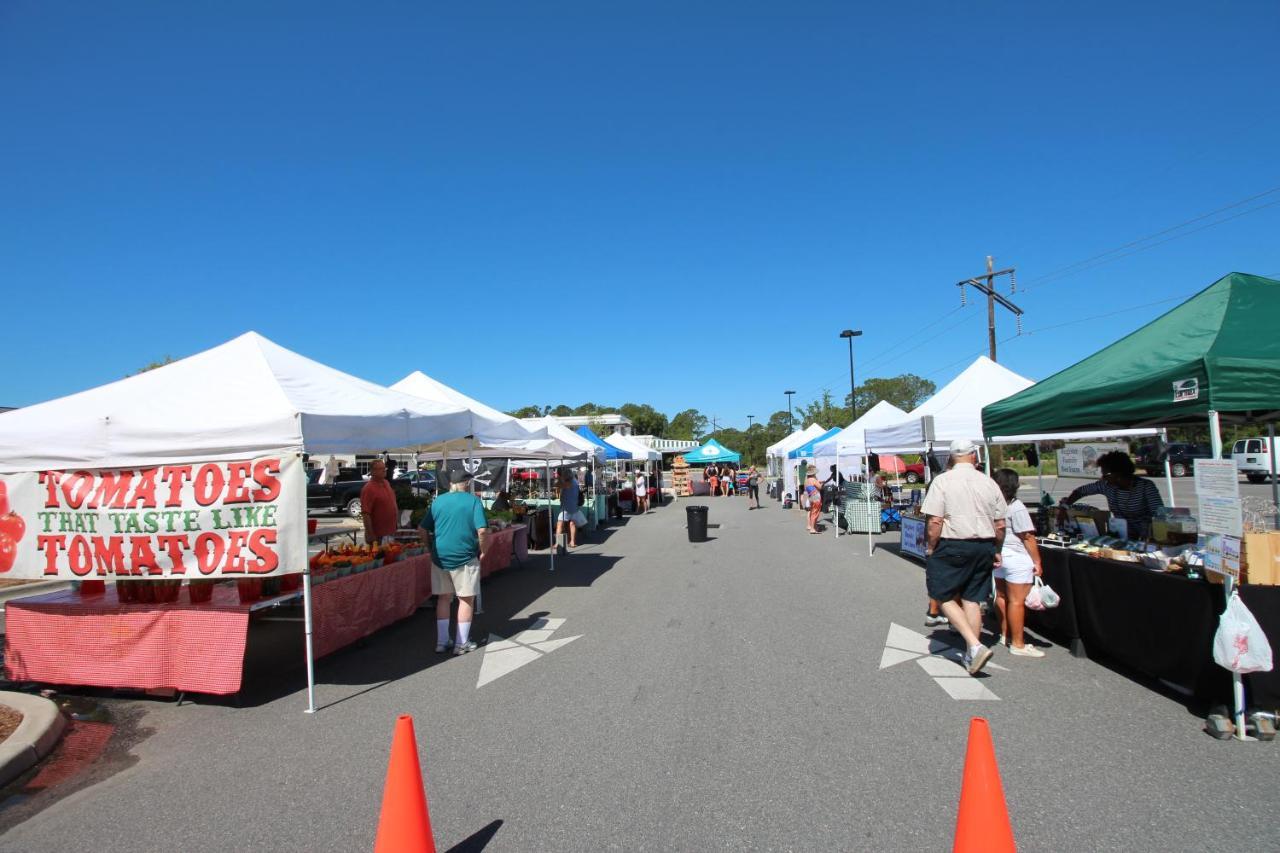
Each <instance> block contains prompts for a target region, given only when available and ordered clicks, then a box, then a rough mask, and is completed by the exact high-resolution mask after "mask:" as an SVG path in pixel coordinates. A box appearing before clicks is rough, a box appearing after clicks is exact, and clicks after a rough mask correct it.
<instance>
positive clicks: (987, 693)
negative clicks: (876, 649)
mask: <svg viewBox="0 0 1280 853" xmlns="http://www.w3.org/2000/svg"><path fill="white" fill-rule="evenodd" d="M960 654H961V653H960V651H959V650H958V649H956V648H955V646H952V645H951V644H950V643H946V642H944V641H942V640H940V639H937V638H934V637H926V636H924V635H923V634H920V633H917V632H915V631H912V630H911V629H910V628H904V627H903V626H901V625H899V624H897V623H896V622H890V623H889V635H888V636H887V637H886V638H885V641H884V651H883V652H882V653H881V654H880V669H888V668H889V667H891V666H896V665H898V664H900V663H906V662H907V661H909V660H913V661H915V662H916V663H917V664H919V665H920V668H921V669H923V670H924V671H925V672H927V673H928V674H929V675H931V676H933V680H934V681H935V682H937V684H938V686H939V687H941V688H942V689H943V690H945V691H946V693H947V695H948V696H950V697H951V698H952V699H958V700H970V701H972V700H985V701H996V702H998V701H1000V697H999V696H997V695H996V694H994V693H992V692H991V690H989V689H988V688H987V687H986V685H984V684H983V683H982V681H980V680H979V679H976V678H973V677H972V676H970V675H969V673H968V672H967V671H966V670H965V668H964V666H962V665H961V663H960ZM987 668H988V669H998V670H1000V671H1002V672H1008V671H1009V670H1007V669H1005V667H1003V666H1000V665H999V664H995V663H988V664H987Z"/></svg>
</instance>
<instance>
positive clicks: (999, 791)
mask: <svg viewBox="0 0 1280 853" xmlns="http://www.w3.org/2000/svg"><path fill="white" fill-rule="evenodd" d="M952 850H953V851H954V853H1013V851H1015V850H1017V847H1016V845H1015V844H1014V841H1013V826H1012V825H1011V824H1010V823H1009V810H1008V808H1006V806H1005V802H1004V787H1003V786H1002V785H1001V784H1000V768H998V767H997V766H996V748H995V745H994V744H992V742H991V729H990V728H988V727H987V721H986V720H984V719H983V718H981V717H974V718H973V719H972V720H970V721H969V748H968V750H967V751H966V752H965V756H964V781H963V782H962V783H961V786H960V813H959V815H958V816H957V817H956V839H955V845H954V846H953V848H952Z"/></svg>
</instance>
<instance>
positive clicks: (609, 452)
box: [577, 426, 631, 459]
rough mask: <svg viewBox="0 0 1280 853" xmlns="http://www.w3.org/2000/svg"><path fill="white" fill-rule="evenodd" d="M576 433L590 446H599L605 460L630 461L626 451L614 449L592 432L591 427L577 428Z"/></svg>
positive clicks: (629, 455)
mask: <svg viewBox="0 0 1280 853" xmlns="http://www.w3.org/2000/svg"><path fill="white" fill-rule="evenodd" d="M577 432H578V435H580V436H582V437H583V438H585V439H586V440H587V441H589V442H591V443H592V444H596V445H599V446H600V447H603V448H604V458H605V459H630V458H631V454H630V453H629V452H627V451H626V450H619V449H618V448H616V447H614V446H613V445H612V444H610V443H609V442H607V441H605V440H604V439H603V438H601V437H600V436H598V435H596V434H595V433H594V432H592V431H591V427H589V426H580V427H578V430H577Z"/></svg>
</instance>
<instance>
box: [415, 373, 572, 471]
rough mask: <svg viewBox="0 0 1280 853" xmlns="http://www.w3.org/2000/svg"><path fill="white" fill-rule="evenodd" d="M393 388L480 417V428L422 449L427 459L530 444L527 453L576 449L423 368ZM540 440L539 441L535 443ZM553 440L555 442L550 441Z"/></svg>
mask: <svg viewBox="0 0 1280 853" xmlns="http://www.w3.org/2000/svg"><path fill="white" fill-rule="evenodd" d="M391 388H392V390H395V391H400V392H402V393H405V394H412V395H413V396H415V397H421V398H422V399H424V400H432V401H434V402H439V403H447V404H450V405H455V406H461V407H463V408H464V409H466V410H467V411H469V412H471V414H472V416H473V417H474V418H476V419H477V422H478V423H477V426H478V427H480V428H479V429H478V430H477V432H475V433H472V434H471V435H470V436H468V437H467V438H465V439H457V440H454V441H451V442H440V443H437V444H434V445H432V446H430V447H424V448H421V449H420V450H419V453H418V455H419V457H421V458H424V459H447V458H449V457H450V456H453V457H455V458H456V457H458V456H462V455H464V454H465V455H468V456H476V457H479V456H484V457H487V458H495V457H510V456H512V455H518V454H520V447H521V446H522V445H527V446H528V452H527V453H525V454H524V455H527V456H538V457H541V456H544V455H545V453H546V452H550V453H552V454H554V453H555V452H556V451H557V450H558V451H559V452H562V453H563V452H570V453H571V452H572V450H571V449H570V448H569V446H568V445H565V444H563V443H562V442H559V441H553V440H552V439H551V436H550V435H549V434H548V433H547V430H546V429H544V428H541V427H531V426H529V425H528V424H525V423H523V422H521V421H520V420H519V419H518V418H513V417H512V416H511V415H508V414H505V413H503V412H500V411H498V410H497V409H495V408H493V407H492V406H488V405H485V404H484V403H481V402H480V401H479V400H476V399H475V398H473V397H468V396H467V395H466V394H463V393H462V392H461V391H458V390H457V389H455V388H450V387H449V386H448V385H445V384H444V383H443V382H440V381H438V380H435V379H432V378H431V377H430V376H427V375H426V374H425V373H423V372H422V371H421V370H415V371H414V372H413V373H410V374H409V375H408V376H406V377H405V378H403V379H401V380H400V381H399V382H397V383H395V384H394V385H392V386H391ZM535 442H536V443H535ZM548 442H551V443H548Z"/></svg>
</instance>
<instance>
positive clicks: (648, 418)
mask: <svg viewBox="0 0 1280 853" xmlns="http://www.w3.org/2000/svg"><path fill="white" fill-rule="evenodd" d="M618 411H619V412H621V413H622V415H623V416H624V417H626V418H627V419H628V420H630V421H631V425H632V426H633V427H634V428H635V432H636V434H638V435H662V434H663V433H664V432H666V431H667V416H666V415H664V414H662V412H659V411H658V410H657V409H655V408H654V407H653V406H650V405H649V404H648V403H624V404H623V405H622V406H621V407H619V409H618Z"/></svg>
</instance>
